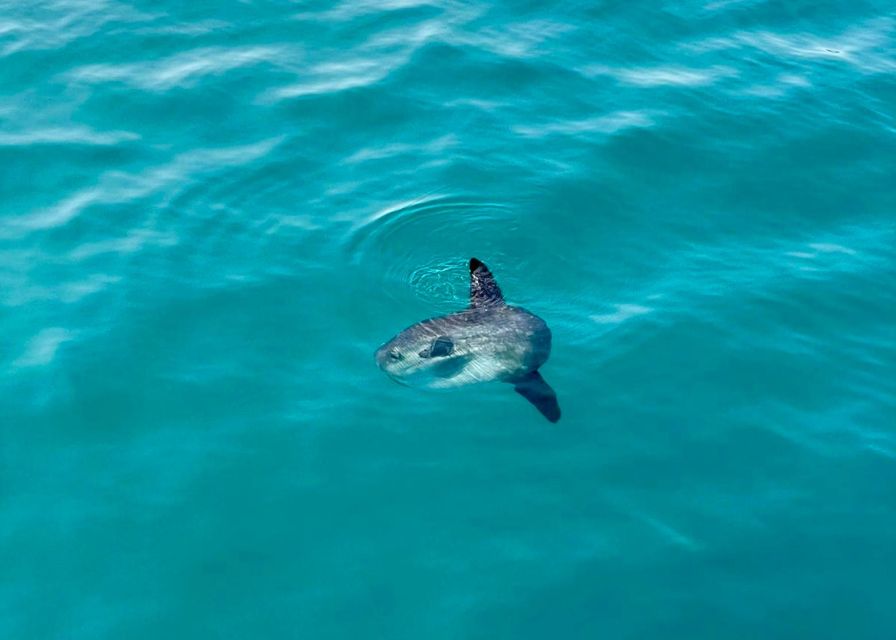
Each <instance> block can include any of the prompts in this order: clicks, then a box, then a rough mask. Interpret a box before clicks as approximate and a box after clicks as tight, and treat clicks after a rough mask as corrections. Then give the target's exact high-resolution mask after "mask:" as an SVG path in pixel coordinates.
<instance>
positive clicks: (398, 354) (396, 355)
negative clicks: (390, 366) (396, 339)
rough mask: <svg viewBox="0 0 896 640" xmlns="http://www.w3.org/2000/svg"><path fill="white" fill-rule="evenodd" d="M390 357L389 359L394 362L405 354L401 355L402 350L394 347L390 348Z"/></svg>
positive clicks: (388, 354)
mask: <svg viewBox="0 0 896 640" xmlns="http://www.w3.org/2000/svg"><path fill="white" fill-rule="evenodd" d="M386 355H387V356H388V357H389V360H391V361H392V362H398V361H399V360H401V359H402V358H403V357H404V356H402V355H401V352H400V351H399V350H398V349H395V348H392V349H389V353H387V354H386Z"/></svg>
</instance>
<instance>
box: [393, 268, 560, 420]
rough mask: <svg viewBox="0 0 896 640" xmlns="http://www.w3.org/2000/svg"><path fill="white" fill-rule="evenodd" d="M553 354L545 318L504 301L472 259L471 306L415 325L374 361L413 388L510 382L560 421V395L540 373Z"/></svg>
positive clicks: (484, 270)
mask: <svg viewBox="0 0 896 640" xmlns="http://www.w3.org/2000/svg"><path fill="white" fill-rule="evenodd" d="M550 353H551V330H550V329H548V325H547V324H546V323H545V321H544V320H542V319H541V318H539V317H538V316H536V315H534V314H532V313H529V312H528V311H526V310H525V309H523V308H521V307H512V306H510V305H508V304H507V303H506V302H504V296H503V295H502V294H501V289H500V288H499V287H498V283H497V282H495V278H494V276H492V273H491V271H489V269H488V267H486V266H485V265H484V264H483V263H482V262H481V261H479V260H477V259H476V258H472V259H471V260H470V306H469V307H467V308H466V309H464V310H463V311H458V312H457V313H452V314H450V315H447V316H439V317H438V318H430V319H429V320H423V321H422V322H418V323H417V324H414V325H411V326H410V327H408V328H407V329H405V330H404V331H402V332H401V333H399V334H398V335H397V336H395V337H394V338H392V339H391V340H389V341H388V342H387V343H386V344H384V345H383V346H381V347H380V348H379V349H377V351H376V362H377V364H378V365H379V367H380V369H382V370H383V371H385V372H386V373H387V374H388V375H389V376H390V377H391V378H392V379H393V380H396V381H397V382H400V383H402V384H406V385H408V386H412V387H423V388H429V389H445V388H450V387H459V386H461V385H465V384H473V383H476V382H491V381H499V382H507V383H509V384H512V385H513V388H514V389H515V390H516V392H517V393H519V394H520V395H521V396H523V397H524V398H526V400H528V401H529V402H531V403H532V404H533V405H535V408H536V409H538V410H539V411H540V412H541V414H542V415H543V416H544V417H545V418H547V419H548V420H550V421H551V422H557V421H558V420H559V419H560V405H559V404H557V394H556V393H554V390H553V389H551V387H550V386H549V385H548V383H547V382H545V380H544V378H542V377H541V374H540V373H539V372H538V368H539V367H540V366H541V365H543V364H544V363H545V362H546V361H547V359H548V356H549V355H550Z"/></svg>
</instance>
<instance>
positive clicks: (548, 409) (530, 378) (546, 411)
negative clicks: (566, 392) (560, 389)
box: [513, 371, 560, 422]
mask: <svg viewBox="0 0 896 640" xmlns="http://www.w3.org/2000/svg"><path fill="white" fill-rule="evenodd" d="M513 388H514V389H515V390H516V392H517V393H518V394H520V395H521V396H523V397H524V398H525V399H526V400H528V401H529V402H531V403H532V404H534V405H535V408H536V409H538V410H539V411H540V412H541V415H543V416H544V417H545V418H547V419H548V420H549V421H551V422H557V420H559V419H560V405H559V404H558V403H557V394H556V393H554V390H553V389H551V387H550V385H549V384H548V383H547V382H545V381H544V378H542V377H541V374H540V373H538V372H537V371H533V372H532V373H529V374H527V375H525V376H524V377H522V378H519V379H517V380H514V382H513Z"/></svg>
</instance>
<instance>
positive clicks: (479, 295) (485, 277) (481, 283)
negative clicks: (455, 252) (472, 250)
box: [470, 258, 504, 307]
mask: <svg viewBox="0 0 896 640" xmlns="http://www.w3.org/2000/svg"><path fill="white" fill-rule="evenodd" d="M498 304H504V296H503V295H502V294H501V288H500V287H499V286H498V283H497V282H495V276H493V275H492V272H491V271H489V270H488V267H486V266H485V265H484V264H483V263H482V261H480V260H478V259H476V258H470V306H471V307H484V306H488V305H498Z"/></svg>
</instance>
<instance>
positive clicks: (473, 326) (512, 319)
mask: <svg viewBox="0 0 896 640" xmlns="http://www.w3.org/2000/svg"><path fill="white" fill-rule="evenodd" d="M440 336H447V337H449V338H450V339H451V340H452V342H453V343H454V348H453V350H452V352H451V353H450V354H449V355H447V356H445V357H441V358H426V357H421V356H420V352H421V351H424V350H425V349H426V348H427V347H428V346H429V345H430V344H431V343H432V341H433V340H435V339H436V338H438V337H440ZM390 353H391V354H392V355H391V356H390ZM550 353H551V331H550V329H548V325H547V324H545V322H544V320H542V319H541V318H539V317H538V316H536V315H534V314H532V313H529V312H528V311H526V310H525V309H522V308H520V307H511V306H509V305H506V304H496V305H490V306H485V307H471V308H469V309H465V310H463V311H460V312H458V313H452V314H451V315H448V316H440V317H438V318H430V319H429V320H424V321H422V322H418V323H417V324H414V325H412V326H410V327H408V328H407V329H405V330H404V331H402V332H401V333H399V334H398V335H397V336H395V337H394V338H392V339H391V340H390V341H389V342H387V343H386V344H384V345H383V346H381V347H380V348H379V349H378V350H377V352H376V362H377V364H378V365H379V366H380V368H381V369H382V370H383V371H385V372H386V373H387V374H389V376H390V377H392V378H393V379H394V380H397V381H398V382H401V383H403V384H407V385H410V386H420V387H428V388H433V389H438V388H448V387H456V386H460V385H464V384H472V383H475V382H489V381H492V380H498V381H502V382H513V381H515V380H518V379H520V378H522V377H523V376H525V375H526V374H528V373H530V372H532V371H535V370H537V369H538V367H540V366H541V365H542V364H544V363H545V361H546V360H547V359H548V356H549V355H550ZM396 355H398V356H399V357H398V358H396V357H395V356H396Z"/></svg>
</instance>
